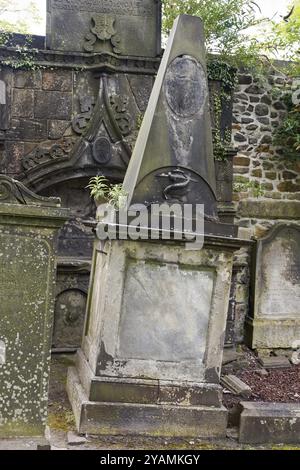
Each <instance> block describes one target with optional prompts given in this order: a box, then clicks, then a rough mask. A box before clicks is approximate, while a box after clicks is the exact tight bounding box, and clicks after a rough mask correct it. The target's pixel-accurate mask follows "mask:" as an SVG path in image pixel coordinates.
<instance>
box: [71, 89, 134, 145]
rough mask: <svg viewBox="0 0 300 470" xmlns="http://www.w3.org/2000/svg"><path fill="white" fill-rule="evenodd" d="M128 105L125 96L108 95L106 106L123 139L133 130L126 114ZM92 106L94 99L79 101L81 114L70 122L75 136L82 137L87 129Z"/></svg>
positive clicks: (91, 115) (87, 98)
mask: <svg viewBox="0 0 300 470" xmlns="http://www.w3.org/2000/svg"><path fill="white" fill-rule="evenodd" d="M128 104H129V98H128V96H126V95H115V94H112V95H109V99H108V105H109V107H110V110H111V113H112V115H113V117H114V119H115V121H116V123H117V125H118V127H119V130H120V132H121V134H122V135H123V136H124V137H125V136H127V135H129V134H130V132H131V131H132V128H133V122H132V119H131V116H130V114H129V112H128ZM94 106H95V99H94V97H92V96H85V97H83V98H81V99H80V111H81V113H80V114H78V115H77V116H76V117H75V118H74V119H73V121H72V128H73V131H74V132H75V133H76V134H79V135H82V134H83V133H84V132H85V130H86V129H87V128H88V126H89V124H90V121H91V119H92V117H93V110H94Z"/></svg>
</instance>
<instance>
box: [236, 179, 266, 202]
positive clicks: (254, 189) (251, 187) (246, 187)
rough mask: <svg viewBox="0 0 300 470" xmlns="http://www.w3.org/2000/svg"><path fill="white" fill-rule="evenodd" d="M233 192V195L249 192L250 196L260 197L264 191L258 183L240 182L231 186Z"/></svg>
mask: <svg viewBox="0 0 300 470" xmlns="http://www.w3.org/2000/svg"><path fill="white" fill-rule="evenodd" d="M233 191H234V192H235V193H241V192H247V191H250V194H251V196H253V197H257V198H258V197H260V196H263V194H264V190H263V189H262V187H261V185H260V183H259V182H258V181H247V182H245V181H241V182H235V183H234V184H233Z"/></svg>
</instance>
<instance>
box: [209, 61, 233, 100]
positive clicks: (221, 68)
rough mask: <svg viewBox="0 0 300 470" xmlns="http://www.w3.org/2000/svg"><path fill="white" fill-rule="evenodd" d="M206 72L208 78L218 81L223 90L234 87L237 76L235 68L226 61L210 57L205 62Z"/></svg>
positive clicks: (227, 90) (229, 89)
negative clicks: (206, 62)
mask: <svg viewBox="0 0 300 470" xmlns="http://www.w3.org/2000/svg"><path fill="white" fill-rule="evenodd" d="M207 74H208V79H209V80H215V81H220V82H221V83H222V88H223V91H224V92H225V93H226V92H227V93H228V92H230V91H232V90H234V89H235V87H236V85H237V82H238V78H237V69H236V68H235V67H232V65H229V64H227V63H226V62H220V61H218V60H215V59H210V60H209V61H208V64H207Z"/></svg>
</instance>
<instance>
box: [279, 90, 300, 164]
mask: <svg viewBox="0 0 300 470" xmlns="http://www.w3.org/2000/svg"><path fill="white" fill-rule="evenodd" d="M296 94H297V93H296V92H295V93H293V94H292V92H290V93H286V94H285V95H283V97H282V101H284V103H285V104H286V106H287V115H286V117H285V118H284V119H283V121H282V123H281V125H280V126H279V127H278V129H277V131H276V133H275V139H274V143H275V144H276V145H279V146H281V147H282V148H283V150H284V154H285V156H286V157H288V158H300V83H299V91H298V95H299V99H294V100H293V96H294V97H296Z"/></svg>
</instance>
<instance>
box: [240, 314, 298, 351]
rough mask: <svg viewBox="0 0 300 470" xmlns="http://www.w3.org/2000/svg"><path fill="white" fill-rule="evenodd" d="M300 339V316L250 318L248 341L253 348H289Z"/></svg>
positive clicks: (247, 323) (247, 331)
mask: <svg viewBox="0 0 300 470" xmlns="http://www.w3.org/2000/svg"><path fill="white" fill-rule="evenodd" d="M299 339H300V318H299V319H296V318H293V319H292V318H288V319H281V320H280V319H277V320H274V319H272V318H270V319H267V318H263V319H260V318H257V319H253V318H248V319H247V321H246V342H247V344H248V346H249V347H250V348H252V349H276V348H282V349H288V348H291V347H292V345H293V343H294V341H297V340H299Z"/></svg>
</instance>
